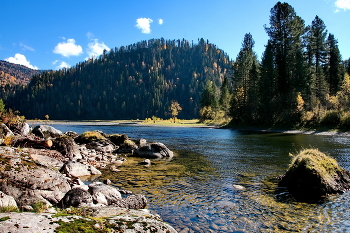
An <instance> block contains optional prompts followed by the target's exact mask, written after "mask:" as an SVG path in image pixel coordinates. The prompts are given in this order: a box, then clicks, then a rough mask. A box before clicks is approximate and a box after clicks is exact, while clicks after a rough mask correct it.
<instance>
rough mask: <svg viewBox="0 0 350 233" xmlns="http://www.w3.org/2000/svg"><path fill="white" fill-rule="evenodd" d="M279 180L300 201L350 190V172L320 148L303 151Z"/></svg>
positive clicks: (311, 200) (314, 199) (317, 199)
mask: <svg viewBox="0 0 350 233" xmlns="http://www.w3.org/2000/svg"><path fill="white" fill-rule="evenodd" d="M279 179H280V181H279V184H278V186H279V187H287V189H288V191H289V192H290V193H291V194H292V195H293V197H294V198H295V199H296V200H299V201H306V202H318V201H319V200H321V199H323V198H324V197H325V196H327V195H329V194H336V193H343V192H345V191H347V190H349V189H350V172H349V171H347V170H345V169H344V168H342V167H340V166H339V165H338V163H337V161H336V160H335V159H333V158H331V157H329V156H327V155H325V154H324V153H322V152H320V151H319V150H317V149H306V150H303V151H301V152H299V154H298V155H296V156H294V158H293V160H292V162H291V164H290V166H289V168H288V170H287V172H286V173H285V174H284V175H283V176H281V177H279Z"/></svg>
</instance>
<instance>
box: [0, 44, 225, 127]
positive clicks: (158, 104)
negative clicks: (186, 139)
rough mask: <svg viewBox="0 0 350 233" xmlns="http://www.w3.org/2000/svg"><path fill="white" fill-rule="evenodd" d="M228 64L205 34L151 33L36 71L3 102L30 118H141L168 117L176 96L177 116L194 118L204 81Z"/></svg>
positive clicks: (219, 80)
mask: <svg viewBox="0 0 350 233" xmlns="http://www.w3.org/2000/svg"><path fill="white" fill-rule="evenodd" d="M231 67H232V62H231V61H230V59H229V57H228V55H227V54H226V53H225V52H224V51H222V50H220V49H219V48H217V46H216V45H214V44H211V43H209V42H208V41H205V40H203V39H200V40H198V43H197V44H193V42H192V43H190V42H188V41H186V40H184V39H183V40H164V39H163V38H162V39H151V40H148V41H141V42H138V43H136V44H132V45H129V46H122V47H120V48H114V49H112V50H111V51H108V52H107V51H105V52H104V53H103V54H102V55H101V56H100V57H98V58H94V59H90V60H87V61H84V62H81V63H78V64H77V65H76V66H74V67H72V68H69V69H62V70H58V71H47V72H43V73H42V74H38V75H35V76H34V77H33V79H32V80H31V82H30V83H29V84H28V85H27V86H26V87H24V88H23V89H21V90H17V91H16V92H15V94H14V95H12V96H11V97H9V98H8V99H7V100H6V105H7V106H8V107H11V108H13V109H16V110H19V111H20V112H21V114H23V115H25V116H26V117H27V118H29V119H31V118H32V119H33V118H39V119H40V118H43V117H44V116H45V115H46V114H48V115H49V116H50V119H67V120H87V119H145V118H149V117H152V116H156V117H160V118H169V117H170V115H169V106H170V104H171V101H172V100H176V101H177V102H178V103H179V104H180V106H181V107H182V109H183V110H182V111H181V112H180V114H179V118H186V119H191V118H198V112H199V108H200V103H199V102H200V101H199V100H200V94H201V92H202V90H203V87H204V85H205V83H206V82H207V81H213V82H214V83H215V84H216V85H221V83H222V81H223V79H224V76H225V75H227V74H228V72H229V71H230V70H231Z"/></svg>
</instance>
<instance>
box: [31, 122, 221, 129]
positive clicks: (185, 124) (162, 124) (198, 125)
mask: <svg viewBox="0 0 350 233" xmlns="http://www.w3.org/2000/svg"><path fill="white" fill-rule="evenodd" d="M27 123H28V124H29V125H32V126H33V125H105V126H112V125H124V126H125V125H132V126H148V127H190V128H219V127H220V126H219V125H207V124H204V123H199V122H198V120H182V121H180V122H177V123H171V122H169V121H157V122H156V123H153V122H144V121H140V120H110V121H108V120H87V121H69V120H48V121H46V120H27Z"/></svg>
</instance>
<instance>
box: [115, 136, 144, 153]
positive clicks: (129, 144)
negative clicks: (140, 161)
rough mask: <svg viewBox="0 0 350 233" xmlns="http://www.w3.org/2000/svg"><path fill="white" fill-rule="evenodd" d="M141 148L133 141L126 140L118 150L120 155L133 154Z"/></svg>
mask: <svg viewBox="0 0 350 233" xmlns="http://www.w3.org/2000/svg"><path fill="white" fill-rule="evenodd" d="M138 148H139V147H138V146H137V145H136V143H135V142H134V141H131V140H129V139H128V140H125V141H124V143H123V144H120V145H119V148H118V149H117V152H118V153H133V152H134V151H135V150H137V149H138Z"/></svg>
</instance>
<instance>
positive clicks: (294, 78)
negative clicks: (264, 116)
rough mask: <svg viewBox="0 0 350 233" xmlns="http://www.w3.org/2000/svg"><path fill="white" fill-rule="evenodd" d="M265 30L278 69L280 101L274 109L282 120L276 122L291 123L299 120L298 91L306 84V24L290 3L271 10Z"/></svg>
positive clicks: (276, 94)
mask: <svg viewBox="0 0 350 233" xmlns="http://www.w3.org/2000/svg"><path fill="white" fill-rule="evenodd" d="M265 30H266V32H267V34H268V35H269V37H270V43H271V45H272V48H273V57H274V65H275V68H276V93H275V98H276V100H278V101H276V104H275V106H274V107H275V108H274V109H275V111H277V112H278V114H275V115H279V119H275V121H279V122H280V123H290V122H292V121H293V120H295V119H294V117H293V116H292V115H293V113H294V112H295V109H296V106H297V103H296V100H297V96H298V89H301V88H302V86H301V84H303V83H304V82H303V81H304V80H305V77H304V74H303V72H302V70H303V67H304V60H303V59H302V58H303V57H302V54H303V51H302V41H301V36H302V35H303V34H304V32H305V26H304V20H302V19H301V18H300V17H299V16H297V15H296V13H295V11H294V8H293V7H292V6H290V5H289V4H288V3H281V2H278V3H277V4H276V5H275V6H274V7H273V8H272V9H271V15H270V27H266V26H265ZM300 69H301V70H300Z"/></svg>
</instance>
